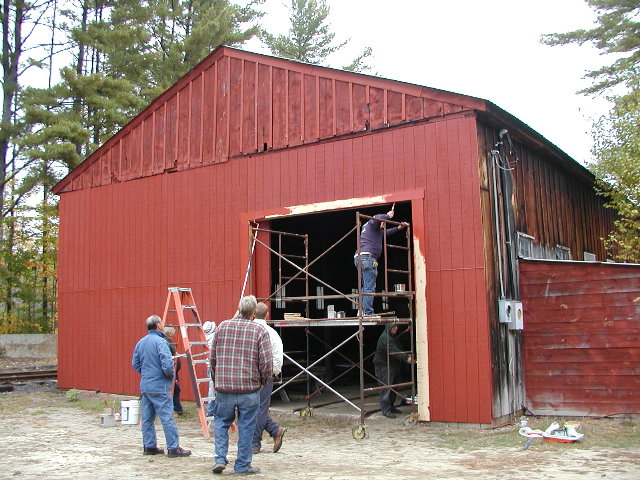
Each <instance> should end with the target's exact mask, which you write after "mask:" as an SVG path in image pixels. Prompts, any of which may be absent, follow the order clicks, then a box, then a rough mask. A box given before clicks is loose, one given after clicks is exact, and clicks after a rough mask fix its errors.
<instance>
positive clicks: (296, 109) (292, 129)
mask: <svg viewBox="0 0 640 480" xmlns="http://www.w3.org/2000/svg"><path fill="white" fill-rule="evenodd" d="M286 99H287V136H288V145H289V146H292V145H300V144H301V143H302V141H303V138H302V136H303V128H304V126H303V112H304V110H303V108H304V107H303V103H304V100H303V92H302V74H301V73H298V72H293V71H289V72H287V97H286Z"/></svg>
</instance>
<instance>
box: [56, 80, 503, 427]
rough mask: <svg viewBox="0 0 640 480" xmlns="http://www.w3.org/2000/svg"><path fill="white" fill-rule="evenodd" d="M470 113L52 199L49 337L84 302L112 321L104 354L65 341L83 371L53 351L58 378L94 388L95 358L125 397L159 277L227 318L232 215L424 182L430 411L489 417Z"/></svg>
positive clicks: (109, 385) (111, 387)
mask: <svg viewBox="0 0 640 480" xmlns="http://www.w3.org/2000/svg"><path fill="white" fill-rule="evenodd" d="M219 87H220V85H219ZM474 122H475V120H474V119H473V118H463V117H460V118H452V119H450V120H448V121H443V122H438V123H437V124H423V125H416V126H411V127H406V128H402V129H400V130H396V131H387V132H384V133H375V134H371V135H366V136H364V137H355V138H350V139H343V140H339V141H336V142H333V143H330V144H326V145H315V146H313V145H312V146H304V147H301V148H298V149H294V150H283V151H280V152H272V153H264V154H261V155H260V156H259V157H251V156H247V157H241V158H237V159H234V160H233V161H231V162H226V163H221V164H215V165H210V166H207V167H203V168H200V169H196V170H185V171H182V172H178V173H168V174H164V175H159V176H155V177H149V178H143V179H138V180H132V181H128V182H122V183H118V184H115V185H110V186H105V187H98V188H92V189H86V190H80V191H77V192H71V193H68V194H64V195H63V197H62V202H61V213H62V217H63V221H62V223H61V230H62V233H61V242H62V244H61V251H62V252H65V251H68V249H69V248H72V249H73V252H74V254H73V255H72V256H71V255H70V256H65V255H64V253H63V254H62V256H61V259H60V262H61V267H60V268H61V270H60V272H61V275H62V276H63V278H62V279H61V282H60V287H61V293H60V308H61V312H62V314H64V315H65V318H64V325H66V326H67V330H66V333H65V330H63V329H61V344H64V342H67V339H68V336H67V335H68V334H69V332H70V331H74V330H76V329H82V328H83V325H84V322H86V319H87V318H89V317H90V315H91V312H90V311H89V309H90V308H95V309H96V310H101V312H100V316H101V318H104V319H105V321H107V322H113V327H114V328H113V330H112V331H113V335H114V341H113V342H112V343H109V344H108V348H106V349H104V350H95V349H81V350H80V351H79V349H77V348H73V349H71V351H70V352H69V354H70V355H82V358H83V359H84V360H83V361H84V364H85V366H86V369H85V368H84V367H83V369H67V370H65V365H69V364H68V363H65V359H64V356H65V354H62V356H61V369H62V370H64V371H63V372H62V373H61V386H62V387H70V386H76V387H77V388H96V387H95V379H94V378H93V377H94V376H95V375H94V374H86V373H85V372H86V371H92V372H95V371H98V370H99V368H100V366H101V365H103V364H109V365H112V367H111V368H113V369H114V370H116V371H117V372H116V373H114V374H112V375H111V374H108V375H105V377H104V379H101V380H100V388H101V390H104V391H113V392H120V393H126V394H135V393H136V391H137V375H135V373H134V372H133V371H132V370H131V368H130V366H129V362H130V355H131V351H132V348H133V345H134V344H135V342H136V341H137V339H138V338H139V337H141V336H142V335H144V323H143V322H144V318H146V316H148V315H149V314H151V313H161V309H162V307H163V305H164V299H165V295H166V287H167V286H170V285H175V284H180V285H181V286H190V287H192V288H193V289H194V295H195V298H196V301H197V302H198V306H199V308H200V311H201V312H202V314H203V318H204V319H210V320H216V321H219V320H220V319H222V318H224V317H225V316H227V315H228V312H230V311H232V310H233V308H235V305H236V304H237V300H238V296H239V294H240V288H241V286H242V280H243V277H244V271H245V268H246V265H242V263H241V261H240V258H241V256H242V253H241V251H240V248H242V247H240V245H243V244H244V242H243V241H241V240H240V238H241V236H243V235H246V231H243V230H241V228H240V223H239V221H238V219H239V218H240V217H241V216H242V215H243V214H244V213H245V212H248V211H256V210H264V209H273V208H281V207H283V206H287V205H297V204H306V203H314V202H321V201H330V200H335V199H337V198H352V197H358V196H372V195H383V194H389V193H393V192H394V191H406V188H407V179H412V183H411V184H412V185H414V184H415V187H416V188H424V189H425V197H424V200H423V208H421V209H416V212H417V211H418V210H420V211H423V212H424V217H423V218H414V219H413V221H414V223H415V224H416V225H423V227H420V228H419V231H420V233H419V235H421V236H424V237H423V238H421V244H422V245H425V246H426V248H425V255H426V258H425V263H426V267H427V291H426V298H427V318H426V319H424V318H421V319H417V321H422V322H425V321H426V322H427V326H428V328H427V330H428V342H429V344H428V346H429V359H428V361H429V375H430V377H429V382H430V383H429V388H430V392H431V398H430V403H431V407H430V412H431V419H432V420H434V421H457V422H472V423H489V422H490V421H491V391H490V389H491V386H490V381H489V380H488V379H490V377H491V376H490V371H489V358H490V357H489V351H488V342H487V336H486V334H483V331H484V329H486V328H487V327H486V322H487V320H486V317H487V312H486V296H484V294H483V292H484V290H483V289H484V287H483V285H482V284H481V283H482V282H480V280H482V279H483V278H484V273H483V262H482V245H481V242H482V235H481V226H480V224H479V215H475V214H474V213H473V209H474V208H475V209H477V208H479V207H478V205H479V193H478V187H477V179H475V176H477V172H476V167H475V165H476V164H477V161H476V160H475V158H474V157H473V152H475V151H476V147H475V145H474V144H472V142H473V138H474V131H475V130H474V129H475V127H474V125H475V123H474ZM449 164H452V165H455V167H450V166H449ZM86 205H95V207H94V208H95V210H96V211H101V212H102V215H96V214H95V213H92V212H93V211H92V210H86V207H85V206H86ZM414 215H416V213H414ZM90 217H93V219H92V220H91V221H87V219H88V218H90ZM80 232H84V234H83V235H80ZM99 236H102V237H103V238H104V241H96V239H97V238H98V237H99ZM478 242H480V245H478ZM96 262H104V263H100V266H99V267H98V270H97V271H98V272H103V271H104V273H101V274H100V275H96V276H95V277H94V278H92V280H91V281H92V283H91V286H92V287H93V288H89V285H88V284H86V283H85V282H84V279H85V278H86V279H88V278H89V276H90V275H91V272H92V270H93V269H94V268H95V267H94V265H95V263H96ZM203 266H204V267H203ZM110 270H111V272H114V273H113V274H111V275H110V274H109V271H110ZM75 275H78V278H77V280H73V281H71V282H70V279H73V278H75ZM259 282H263V283H262V284H263V285H264V282H267V283H268V280H265V279H262V280H259ZM92 292H93V293H92ZM95 292H99V293H98V298H97V299H92V298H93V296H94V295H95ZM452 292H455V295H454V294H452ZM104 298H107V300H106V301H104ZM110 330H111V329H110ZM85 331H87V334H88V335H89V336H90V335H91V334H92V333H96V332H92V331H91V329H90V328H89V329H87V330H85ZM116 340H117V341H116ZM485 357H486V358H485Z"/></svg>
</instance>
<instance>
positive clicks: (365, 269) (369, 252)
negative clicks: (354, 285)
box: [353, 208, 409, 315]
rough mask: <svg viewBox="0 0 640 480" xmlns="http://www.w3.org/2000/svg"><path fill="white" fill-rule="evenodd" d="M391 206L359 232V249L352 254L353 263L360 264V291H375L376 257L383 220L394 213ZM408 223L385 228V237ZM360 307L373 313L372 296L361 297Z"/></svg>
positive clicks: (366, 312)
mask: <svg viewBox="0 0 640 480" xmlns="http://www.w3.org/2000/svg"><path fill="white" fill-rule="evenodd" d="M394 213H395V212H394V210H393V208H392V209H391V210H389V211H388V212H387V213H386V214H384V213H381V214H378V215H374V217H373V218H372V219H371V220H369V221H368V222H367V223H365V224H364V226H363V227H362V231H361V233H360V251H359V252H356V254H355V255H354V256H353V259H354V264H355V266H356V268H358V262H359V263H360V265H361V266H362V293H374V292H375V291H376V278H377V277H378V258H380V255H381V254H382V242H383V240H384V230H385V227H386V221H385V220H391V219H392V218H393V215H394ZM408 225H409V224H408V223H406V222H403V223H401V224H400V225H399V226H397V227H393V228H387V229H386V230H387V237H389V236H391V235H393V234H395V233H398V232H399V231H400V230H404V229H405V228H407V226H408ZM362 308H363V310H364V314H365V315H373V314H374V311H373V296H371V295H364V296H363V297H362Z"/></svg>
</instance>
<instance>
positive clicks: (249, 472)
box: [233, 465, 260, 475]
mask: <svg viewBox="0 0 640 480" xmlns="http://www.w3.org/2000/svg"><path fill="white" fill-rule="evenodd" d="M233 473H234V474H235V475H254V474H256V473H260V469H259V468H258V467H252V466H251V465H249V466H248V467H247V469H246V470H243V471H242V472H233Z"/></svg>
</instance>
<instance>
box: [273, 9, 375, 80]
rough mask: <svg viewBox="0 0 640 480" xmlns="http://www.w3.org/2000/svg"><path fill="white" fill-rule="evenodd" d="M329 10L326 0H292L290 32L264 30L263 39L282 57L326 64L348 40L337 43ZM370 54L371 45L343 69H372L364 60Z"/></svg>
mask: <svg viewBox="0 0 640 480" xmlns="http://www.w3.org/2000/svg"><path fill="white" fill-rule="evenodd" d="M330 13H331V9H330V8H329V6H327V4H326V2H325V0H291V7H290V8H289V21H290V23H291V27H290V28H289V34H288V35H287V36H285V35H272V34H270V33H268V32H266V31H264V32H262V35H261V36H262V41H263V42H264V43H265V44H266V45H267V47H269V50H271V53H273V54H274V55H277V56H279V57H284V58H290V59H292V60H298V61H300V62H305V63H312V64H315V65H320V64H326V62H327V61H328V58H329V56H331V55H332V54H333V53H335V52H338V51H339V50H341V49H342V48H343V47H345V46H346V45H347V43H349V41H348V40H345V41H343V42H342V43H337V44H336V43H334V41H335V38H336V34H335V33H334V32H332V31H331V24H330V23H328V17H329V14H330ZM371 54H372V50H371V48H370V47H368V48H366V49H365V50H364V52H363V53H362V54H360V55H359V56H358V57H356V58H355V59H354V60H353V61H352V62H351V64H350V65H348V66H346V67H344V69H345V70H350V71H359V72H361V71H366V70H370V67H369V66H368V65H367V64H366V63H365V59H366V58H369V57H370V56H371Z"/></svg>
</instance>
